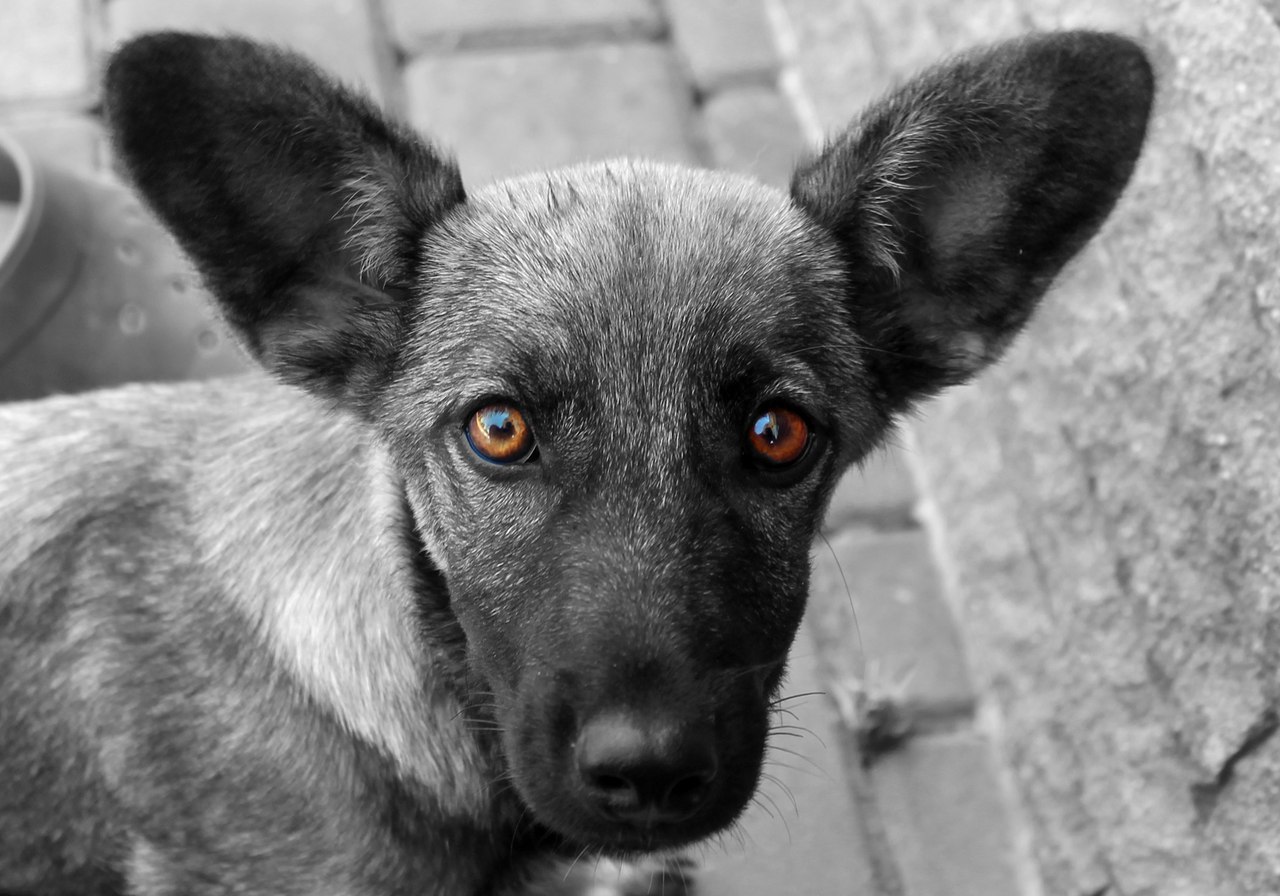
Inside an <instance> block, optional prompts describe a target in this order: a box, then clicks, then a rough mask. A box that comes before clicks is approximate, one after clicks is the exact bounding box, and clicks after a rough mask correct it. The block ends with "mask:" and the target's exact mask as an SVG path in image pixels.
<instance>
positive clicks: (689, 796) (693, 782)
mask: <svg viewBox="0 0 1280 896" xmlns="http://www.w3.org/2000/svg"><path fill="white" fill-rule="evenodd" d="M713 780H715V770H714V766H713V767H712V769H711V770H710V771H700V772H697V773H695V774H692V775H687V776H685V777H683V778H681V779H680V780H678V781H676V782H675V783H674V784H672V785H671V786H670V787H668V788H667V792H666V793H665V794H664V795H663V800H662V802H663V805H664V806H666V807H668V808H669V809H670V810H671V811H673V812H682V813H685V814H688V813H690V812H693V811H694V810H695V809H697V808H698V807H699V806H701V805H702V804H703V803H704V802H706V799H707V795H708V794H709V793H710V791H711V782H712V781H713Z"/></svg>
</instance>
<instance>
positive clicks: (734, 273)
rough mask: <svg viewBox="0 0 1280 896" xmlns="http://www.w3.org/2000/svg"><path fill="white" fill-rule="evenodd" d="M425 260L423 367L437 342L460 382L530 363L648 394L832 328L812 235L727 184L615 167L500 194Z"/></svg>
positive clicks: (757, 190) (502, 186)
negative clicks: (692, 369) (709, 359)
mask: <svg viewBox="0 0 1280 896" xmlns="http://www.w3.org/2000/svg"><path fill="white" fill-rule="evenodd" d="M423 257H424V258H425V259H427V264H426V267H425V274H424V282H423V284H422V292H423V296H424V298H423V302H422V305H421V320H420V326H419V328H418V332H419V334H424V335H423V339H424V343H423V345H422V346H421V347H422V350H423V352H422V357H424V358H425V357H429V356H430V355H431V354H436V355H437V356H438V355H439V354H440V352H439V349H440V347H441V346H440V343H439V341H440V340H445V341H446V342H447V343H448V346H449V348H450V349H451V350H448V351H446V352H445V353H444V354H447V355H448V356H449V357H451V358H452V359H455V361H456V359H457V358H459V357H464V356H465V357H468V358H470V359H471V360H472V362H473V364H472V365H471V366H472V373H474V372H475V368H476V367H483V366H485V365H486V364H488V365H490V366H492V367H493V368H494V372H495V373H501V370H500V368H502V367H504V366H509V365H510V364H511V363H512V362H513V360H515V359H520V358H524V359H527V358H528V357H529V356H530V355H531V354H532V355H536V356H537V357H539V358H541V359H543V360H544V361H545V362H546V365H550V366H551V367H552V368H553V369H551V370H546V371H544V372H545V373H546V374H547V376H551V377H554V376H555V374H556V373H563V372H566V371H568V372H570V373H571V372H573V371H575V370H576V371H577V372H578V374H579V375H580V377H590V378H591V379H593V380H594V381H596V382H608V381H611V380H614V379H618V380H624V381H626V382H628V383H633V384H646V385H648V386H651V387H657V386H658V385H659V382H658V380H664V381H666V380H670V378H671V377H672V376H678V375H679V371H680V370H681V369H687V368H688V366H689V365H690V363H691V359H692V358H694V356H698V355H700V354H701V355H706V354H707V353H709V352H712V351H714V352H715V353H717V354H718V355H721V356H723V355H724V354H725V352H726V351H727V350H729V349H735V348H736V349H737V350H738V351H739V354H740V355H743V356H744V357H745V356H746V355H749V354H751V352H752V347H753V346H754V347H756V348H759V349H761V350H763V349H765V348H766V347H768V346H770V345H772V346H777V345H781V344H785V343H787V342H788V340H790V341H791V342H795V343H801V342H806V341H807V342H810V343H811V342H812V341H813V340H814V338H815V337H816V335H817V334H827V335H830V334H831V333H832V332H833V331H834V330H837V329H842V328H840V327H839V314H838V301H837V300H836V299H835V298H834V296H836V295H837V293H838V288H839V283H838V282H837V281H838V279H839V277H840V276H841V275H840V274H839V266H838V263H837V261H836V260H835V257H834V254H833V251H832V249H831V248H830V247H829V246H828V243H827V241H826V240H825V239H824V238H823V236H822V235H821V233H820V231H818V229H817V228H816V227H815V226H814V225H813V224H812V223H811V222H809V220H808V219H807V218H806V217H805V216H804V214H803V213H802V212H801V211H800V210H799V209H798V208H796V207H795V206H794V204H793V203H792V202H791V201H790V199H789V198H788V197H787V196H786V195H785V194H783V193H781V192H779V191H777V190H773V189H770V188H768V187H765V186H763V185H761V184H759V183H757V182H755V181H752V180H749V179H747V178H743V177H738V176H734V175H728V174H724V173H718V172H711V171H697V170H690V169H684V168H677V167H673V166H665V165H660V164H654V163H642V162H627V161H623V162H610V163H599V164H594V165H587V166H581V167H577V168H569V169H564V170H561V171H556V172H551V173H545V174H539V175H533V176H528V177H524V178H520V179H516V180H512V181H506V182H500V183H498V184H495V185H493V186H491V187H488V188H486V189H484V190H482V191H480V192H479V193H477V194H476V195H475V196H474V197H472V198H470V199H468V201H467V203H465V205H464V206H463V207H461V208H460V209H459V210H458V212H457V213H455V214H453V215H451V216H450V218H449V219H448V220H447V221H446V222H445V223H444V224H443V225H442V226H441V227H440V228H438V230H437V231H435V232H433V233H432V234H431V235H429V236H428V238H427V241H426V243H425V245H424V251H423ZM427 341H430V342H435V343H436V344H435V345H434V349H435V351H432V350H431V349H432V348H433V346H429V345H428V344H426V342H427ZM775 354H777V353H776V352H775ZM546 365H544V367H545V366H546ZM464 366H465V365H464ZM700 367H701V369H702V370H703V372H709V371H707V370H706V364H705V363H702V364H701V365H700ZM441 375H442V376H445V377H457V376H461V375H464V372H463V371H460V370H459V369H458V368H457V367H456V366H455V367H454V368H453V369H452V371H450V372H445V371H441ZM458 385H459V386H461V385H462V384H461V383H459V384H458Z"/></svg>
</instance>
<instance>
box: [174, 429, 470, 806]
mask: <svg viewBox="0 0 1280 896" xmlns="http://www.w3.org/2000/svg"><path fill="white" fill-rule="evenodd" d="M299 416H300V418H302V419H298V420H289V419H276V420H274V421H273V425H272V427H271V428H270V429H266V430H264V429H263V428H261V427H254V428H252V429H251V430H249V431H247V432H244V433H242V434H240V435H239V437H237V438H235V439H234V440H228V441H226V442H225V443H224V444H227V445H229V446H230V450H231V452H232V453H233V454H240V453H241V452H243V453H244V456H243V457H236V456H232V457H223V458H222V459H221V462H219V463H217V464H213V465H210V466H208V467H207V468H205V469H204V470H203V471H202V473H203V474H204V475H205V476H206V477H207V478H208V480H211V481H204V482H195V483H193V486H192V493H193V494H194V495H197V496H201V497H203V498H206V499H207V501H208V503H207V504H206V505H204V506H202V507H201V508H200V510H199V513H200V516H201V517H202V519H203V522H202V524H199V525H198V526H197V530H198V531H199V532H201V533H202V534H206V535H207V541H206V543H205V545H204V549H205V553H206V556H205V557H204V560H205V562H207V563H208V564H210V565H211V566H212V567H213V568H214V569H216V570H217V572H218V578H219V581H221V582H223V583H225V584H226V585H228V586H229V590H230V595H229V596H230V597H231V598H232V599H233V600H234V601H235V602H236V603H237V604H238V605H239V607H240V608H241V609H242V611H243V612H244V613H245V614H246V616H247V617H248V618H249V619H250V620H251V622H252V623H253V624H254V626H255V627H256V628H257V630H258V632H259V633H260V635H261V637H262V638H263V640H264V641H265V642H266V644H267V645H268V647H269V649H270V650H271V651H272V652H273V653H274V655H275V656H276V657H277V658H278V659H279V660H280V661H281V663H282V664H283V665H284V667H285V668H286V669H288V670H289V671H290V672H291V673H292V674H293V675H294V676H295V678H296V680H297V681H298V682H299V683H300V684H301V686H302V687H303V688H304V689H305V690H306V691H307V692H308V693H310V694H311V695H312V696H313V697H314V698H315V699H316V701H317V702H318V703H320V704H321V705H323V706H325V707H328V708H329V709H330V710H331V711H332V713H333V714H334V715H335V716H336V717H337V719H338V720H339V721H340V722H341V723H342V724H343V725H345V727H346V728H347V729H348V730H350V731H351V732H352V733H353V734H355V735H357V736H359V737H361V738H363V739H364V740H366V741H367V742H369V743H371V744H374V745H375V746H377V747H379V748H381V749H382V750H383V751H384V752H385V753H386V754H387V755H388V756H389V757H390V758H391V759H393V760H394V761H395V763H396V764H397V766H398V767H399V769H400V771H401V772H402V773H403V774H405V775H408V776H411V777H414V778H417V779H418V780H420V781H422V782H424V783H426V784H428V785H429V786H430V787H431V789H432V790H433V791H434V792H435V793H436V794H437V795H438V797H439V799H440V800H441V802H442V804H443V805H444V807H445V808H447V809H450V810H452V811H457V812H467V813H471V814H473V815H477V816H478V815H479V814H480V813H481V811H482V810H483V809H484V808H486V807H488V805H489V804H490V796H489V793H488V781H487V773H486V769H485V765H484V762H483V759H482V757H481V756H480V755H479V752H478V748H475V749H472V748H469V747H470V745H471V743H472V738H470V737H469V736H467V735H466V733H465V731H464V727H465V724H466V722H465V720H463V719H462V718H461V717H460V706H459V704H458V702H457V701H456V700H455V699H454V698H453V696H452V695H451V694H450V693H448V692H447V691H446V690H445V689H444V688H443V687H442V686H433V683H432V682H431V681H430V680H429V671H428V663H427V658H426V657H424V656H423V654H422V650H423V648H422V645H421V643H420V640H419V637H418V636H417V635H416V631H417V626H418V624H419V623H418V621H417V619H415V618H414V615H413V604H412V600H413V598H412V595H411V593H410V582H409V580H408V579H407V577H406V570H405V568H404V567H405V563H404V558H403V556H402V554H401V551H402V549H399V546H398V545H396V544H395V543H394V538H396V537H398V532H397V531H396V530H395V528H394V522H395V517H394V516H391V514H392V513H393V512H394V509H393V505H390V503H389V502H390V501H391V500H392V498H391V497H390V496H391V494H392V487H391V485H390V484H389V483H388V481H387V475H388V473H387V470H386V468H385V467H384V466H383V463H382V461H381V460H379V459H378V458H379V452H378V451H377V449H374V448H373V447H371V446H370V445H368V444H366V443H365V441H364V439H363V436H362V434H361V433H360V431H359V429H358V427H357V425H356V424H354V423H349V422H347V421H345V420H343V419H341V418H339V417H337V416H334V417H318V416H317V412H313V411H310V410H307V411H304V412H303V414H301V415H299ZM317 422H318V423H319V425H318V426H317Z"/></svg>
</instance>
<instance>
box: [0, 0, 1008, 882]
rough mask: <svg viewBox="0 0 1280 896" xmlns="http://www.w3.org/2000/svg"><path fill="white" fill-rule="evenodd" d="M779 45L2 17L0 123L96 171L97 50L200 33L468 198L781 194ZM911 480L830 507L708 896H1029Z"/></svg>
mask: <svg viewBox="0 0 1280 896" xmlns="http://www.w3.org/2000/svg"><path fill="white" fill-rule="evenodd" d="M766 12H768V13H770V14H771V15H772V19H771V18H770V15H767V14H766ZM777 24H778V20H777V12H776V10H774V9H769V10H766V8H765V6H763V5H761V2H760V0H669V2H667V3H664V4H660V3H658V2H656V0H613V2H610V3H600V2H597V0H472V2H468V3H463V2H445V0H319V2H313V0H187V2H183V3H170V2H164V0H109V2H106V0H84V2H78V0H6V2H5V3H4V4H0V34H2V35H5V37H2V38H0V126H3V127H7V128H9V129H11V130H13V131H15V132H16V133H18V135H19V136H20V138H21V139H23V140H24V141H25V142H27V143H28V145H30V146H32V147H33V148H35V149H36V151H38V152H40V153H41V155H42V156H43V157H45V158H50V159H56V160H57V161H59V162H60V163H62V164H65V165H67V166H69V167H71V168H75V169H78V170H84V171H102V170H104V169H105V168H107V167H108V166H107V162H106V159H105V152H104V150H103V145H104V144H103V141H102V138H101V133H100V128H99V123H98V120H97V118H96V116H95V113H96V110H97V97H96V88H95V86H94V73H95V72H96V71H97V70H98V68H99V66H100V64H101V60H102V58H103V55H104V53H105V52H106V51H107V50H108V49H109V48H110V46H111V45H112V44H114V43H115V42H117V41H118V40H120V39H122V38H123V37H125V36H128V35H130V34H134V33H137V32H139V31H143V30H148V29H152V28H157V27H183V28H198V29H203V30H212V31H236V32H240V33H245V34H249V35H252V36H256V37H261V38H266V39H270V40H275V41H279V42H282V43H285V44H288V45H291V46H294V47H297V48H298V49H301V50H302V51H304V52H306V53H308V54H309V55H311V56H313V57H314V58H316V59H317V60H318V61H320V62H321V63H322V64H323V65H325V66H326V67H328V68H330V69H332V70H335V71H337V72H338V73H340V74H341V75H342V76H343V77H344V78H345V79H347V80H348V81H351V82H354V83H356V84H360V85H363V86H364V87H366V88H367V89H368V90H369V91H370V92H371V93H373V95H375V96H376V97H378V98H379V99H380V100H381V101H382V102H383V103H384V105H386V106H387V107H388V108H390V109H391V110H393V111H394V112H396V113H398V114H400V115H403V116H405V117H407V118H408V119H409V120H410V121H412V122H413V123H414V124H415V125H417V126H419V127H421V128H423V129H424V130H427V131H429V132H430V133H431V134H432V135H433V136H436V137H437V138H439V139H440V140H441V141H442V142H443V143H445V144H446V145H450V146H452V147H453V148H454V149H455V150H456V151H457V153H458V156H459V158H460V162H461V165H462V168H463V172H464V176H465V177H467V178H468V180H469V182H470V183H472V184H479V183H482V182H484V181H485V180H488V179H491V178H494V177H499V176H503V175H506V174H510V173H515V172H519V171H525V170H530V169H535V168H538V167H542V166H546V165H555V164H562V163H565V162H569V161H574V160H579V159H586V158H599V157H602V156H611V155H617V154H624V153H625V154H640V155H649V156H655V157H659V158H666V159H670V160H673V161H681V162H686V163H691V164H706V165H720V166H724V167H728V168H733V169H737V170H742V171H746V172H749V173H752V174H754V175H755V176H757V177H759V178H760V179H761V180H763V181H765V182H767V183H772V184H774V185H778V186H785V183H786V181H787V178H788V177H789V173H790V169H791V165H792V164H793V161H794V159H795V158H796V157H797V156H798V155H799V154H800V153H802V152H803V151H804V149H805V147H806V145H807V142H808V140H807V139H806V137H807V138H808V139H813V138H814V137H815V136H816V135H815V134H814V133H812V129H810V131H809V132H808V133H807V134H806V129H805V128H804V127H803V126H802V122H800V121H798V120H797V117H796V114H795V112H794V111H793V103H792V102H791V101H790V99H794V96H792V97H791V98H789V97H788V96H786V95H784V92H783V91H782V90H780V89H779V83H780V81H779V77H780V75H782V74H785V72H784V53H783V52H780V51H779V47H778V44H777V41H776V39H775V37H776V36H775V33H774V26H776V25H777ZM785 49H786V48H785V47H784V51H785ZM792 83H793V82H792ZM909 467H910V461H909V452H906V451H904V450H903V449H901V448H894V449H892V450H889V451H887V452H885V453H883V454H880V455H877V456H876V457H874V458H872V459H870V460H869V461H868V463H867V465H866V466H865V468H864V469H863V470H855V471H853V472H852V473H851V474H850V475H849V476H848V477H846V479H845V481H844V482H843V483H842V484H841V487H840V489H839V490H838V492H837V494H836V497H835V499H834V501H833V503H832V507H831V511H830V514H829V516H828V519H827V523H826V526H825V530H824V534H823V539H822V541H820V542H819V543H818V544H817V545H816V546H815V552H814V557H815V571H814V589H813V596H812V608H811V612H810V615H809V618H808V620H807V622H806V627H805V630H804V631H802V633H801V637H800V640H799V641H798V643H797V645H796V649H795V651H794V653H793V663H792V678H791V681H790V682H789V686H790V688H791V690H792V692H793V693H813V695H812V696H810V697H807V698H801V699H797V700H795V701H793V703H792V704H791V706H792V709H793V710H794V712H795V713H796V715H797V720H796V724H797V725H799V726H801V727H802V728H805V729H808V733H807V734H805V735H804V736H803V737H798V738H779V740H780V741H785V742H786V743H785V746H786V748H787V749H788V750H793V751H794V752H792V753H788V752H782V751H778V752H776V753H775V755H774V764H773V765H771V766H770V769H769V772H770V774H771V775H772V776H773V778H772V780H770V781H768V782H767V783H766V785H765V786H764V788H763V790H762V793H761V796H760V799H759V800H758V804H757V806H756V807H755V808H754V809H753V810H752V811H751V813H750V814H749V815H748V817H747V818H746V819H745V821H744V823H743V825H742V828H741V830H740V831H739V832H737V834H735V835H731V836H728V837H726V838H724V840H723V842H721V843H719V844H716V845H713V846H710V847H707V848H706V849H704V850H702V851H701V853H700V859H701V864H702V866H703V871H702V873H701V877H700V889H699V892H700V893H702V894H704V896H730V894H733V896H753V894H759V896H765V894H770V896H774V894H782V893H794V894H828V893H830V894H837V893H840V894H907V896H969V894H973V896H977V894H982V896H1014V894H1018V893H1024V892H1026V891H1025V890H1024V889H1020V887H1019V885H1018V880H1019V877H1018V873H1017V863H1018V857H1017V855H1016V854H1015V852H1014V851H1013V849H1012V844H1013V842H1014V838H1013V836H1012V829H1011V827H1010V822H1009V820H1008V817H1007V813H1006V810H1005V808H1004V803H1003V797H1002V793H1003V790H1002V787H1001V785H1000V780H999V775H998V766H997V765H996V763H995V759H994V755H993V753H992V750H991V747H990V744H989V743H988V739H987V736H986V734H985V728H984V727H983V726H981V725H978V724H975V714H974V713H975V706H976V705H977V703H976V698H975V695H974V693H973V691H972V687H971V685H970V683H969V677H968V673H967V670H966V668H965V660H964V655H963V649H962V646H961V644H960V641H959V638H958V635H957V633H956V630H955V627H954V624H953V622H952V619H951V615H950V611H949V609H948V607H947V604H946V601H945V599H944V583H943V581H942V579H941V577H940V575H939V574H938V571H937V569H936V567H935V564H934V561H933V557H932V555H931V552H930V546H929V543H928V540H927V538H926V536H925V532H924V530H923V529H922V528H921V527H920V525H919V522H918V520H917V514H916V513H915V508H916V504H917V495H916V492H915V487H914V484H913V479H912V476H911V473H910V469H909ZM855 620H856V621H855ZM819 692H820V693H819ZM895 735H901V736H902V737H901V739H900V740H899V739H898V738H896V737H895ZM792 741H794V743H792ZM868 745H874V747H875V749H870V748H868Z"/></svg>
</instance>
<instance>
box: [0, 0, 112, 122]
mask: <svg viewBox="0 0 1280 896" xmlns="http://www.w3.org/2000/svg"><path fill="white" fill-rule="evenodd" d="M0 35H3V37H0V42H3V47H2V48H0V111H2V110H3V106H5V105H10V104H19V103H20V104H31V103H48V102H56V103H59V104H72V105H79V106H87V105H88V104H89V101H90V97H91V96H92V94H93V89H94V85H93V83H92V81H93V75H92V72H91V69H90V66H89V37H88V34H87V33H86V29H85V17H84V10H83V6H82V4H81V3H80V0H5V2H4V3H0Z"/></svg>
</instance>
